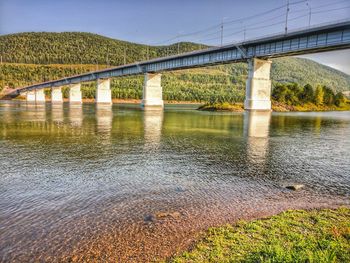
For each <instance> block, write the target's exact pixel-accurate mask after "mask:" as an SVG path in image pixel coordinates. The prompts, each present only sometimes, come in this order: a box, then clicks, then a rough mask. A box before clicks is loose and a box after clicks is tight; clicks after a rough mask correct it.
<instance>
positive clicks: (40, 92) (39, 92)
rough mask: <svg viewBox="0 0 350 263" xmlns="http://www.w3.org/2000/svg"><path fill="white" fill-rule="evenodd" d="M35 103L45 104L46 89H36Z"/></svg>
mask: <svg viewBox="0 0 350 263" xmlns="http://www.w3.org/2000/svg"><path fill="white" fill-rule="evenodd" d="M35 102H36V103H43V102H45V92H44V89H36V90H35Z"/></svg>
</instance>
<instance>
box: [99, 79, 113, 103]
mask: <svg viewBox="0 0 350 263" xmlns="http://www.w3.org/2000/svg"><path fill="white" fill-rule="evenodd" d="M96 103H107V104H112V93H111V80H110V79H98V80H97V87H96Z"/></svg>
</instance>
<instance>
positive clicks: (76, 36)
mask: <svg viewBox="0 0 350 263" xmlns="http://www.w3.org/2000/svg"><path fill="white" fill-rule="evenodd" d="M203 47H204V46H203V45H200V44H195V43H188V42H181V43H179V44H173V45H170V46H146V45H141V44H135V43H131V42H126V41H120V40H115V39H111V38H108V37H104V36H100V35H96V34H91V33H79V32H64V33H47V32H39V33H19V34H10V35H2V36H0V52H1V55H2V60H3V62H9V63H24V64H37V65H38V67H35V65H32V66H30V65H28V66H27V67H25V65H23V64H22V65H15V64H11V65H9V64H7V65H3V67H2V70H1V72H0V73H1V74H0V75H1V76H0V85H1V87H5V86H15V87H17V86H19V85H26V84H30V83H33V82H35V81H43V80H51V79H56V78H59V77H63V76H66V74H70V73H74V74H77V73H79V72H86V70H89V69H90V70H91V68H96V67H93V66H91V65H93V64H95V65H97V64H98V65H99V66H97V68H98V67H99V68H101V65H105V66H106V65H107V66H108V65H121V64H123V63H124V58H125V62H126V63H131V62H135V61H141V60H145V59H147V58H155V57H161V56H166V55H171V54H176V53H177V52H178V50H179V51H180V52H186V51H191V50H196V49H200V48H203ZM48 64H52V66H48ZM54 64H56V66H55V65H54ZM57 64H66V65H71V66H69V67H64V68H62V67H58V66H57ZM73 64H89V65H90V66H87V67H83V68H81V67H80V66H79V67H76V66H74V65H73ZM44 65H47V66H44ZM105 66H104V67H105ZM63 69H64V70H63ZM186 72H188V73H186ZM186 72H182V73H181V76H182V77H181V78H182V79H183V80H180V79H179V77H177V78H176V80H175V79H174V80H173V81H175V82H174V83H172V84H174V85H177V84H179V82H180V81H182V82H183V83H182V86H183V87H182V88H183V89H185V88H189V87H190V86H191V85H193V86H195V87H198V88H199V87H200V86H201V88H202V87H205V85H208V84H209V83H210V84H211V85H214V86H215V85H221V86H220V88H218V87H216V86H215V87H216V89H217V90H220V89H222V90H224V91H225V90H227V87H229V90H242V89H244V87H245V79H246V76H247V68H246V65H245V63H243V64H240V63H237V64H230V65H224V66H214V67H209V68H207V69H206V73H205V74H204V75H203V76H202V75H200V74H199V72H198V71H196V69H193V70H190V71H186ZM209 73H210V79H208V75H207V74H209ZM186 74H188V76H187V77H186ZM175 76H178V74H175ZM204 78H205V80H204ZM219 78H220V81H219V82H218V81H217V79H219ZM271 78H272V80H273V81H274V82H296V83H298V84H300V85H305V84H307V83H308V84H312V85H313V86H314V85H317V84H321V85H326V86H328V87H329V88H331V89H333V90H334V91H344V90H350V76H349V75H347V74H345V73H342V72H340V71H338V70H335V69H333V68H330V67H327V66H324V65H321V64H319V63H316V62H313V61H311V60H307V59H301V58H293V57H286V58H278V59H274V60H273V64H272V70H271ZM196 79H198V80H199V81H195V80H196ZM221 79H222V80H221ZM203 81H205V83H204V82H203ZM207 82H208V83H207ZM169 84H170V83H169ZM204 84H205V85H204ZM203 85H204V86H203ZM178 86H179V85H178ZM180 86H181V85H180ZM1 87H0V89H1ZM174 89H175V87H174ZM186 92H187V91H186Z"/></svg>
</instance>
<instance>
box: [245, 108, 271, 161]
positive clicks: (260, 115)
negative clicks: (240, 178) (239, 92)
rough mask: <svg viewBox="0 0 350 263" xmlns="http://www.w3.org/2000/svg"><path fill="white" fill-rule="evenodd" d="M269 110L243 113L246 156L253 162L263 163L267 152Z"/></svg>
mask: <svg viewBox="0 0 350 263" xmlns="http://www.w3.org/2000/svg"><path fill="white" fill-rule="evenodd" d="M270 120H271V112H270V111H250V112H248V111H247V112H245V113H244V136H245V137H246V138H247V156H248V158H249V160H250V161H251V162H253V163H255V164H263V163H264V162H265V159H266V155H267V153H268V146H269V129H270Z"/></svg>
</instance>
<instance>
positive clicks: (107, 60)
mask: <svg viewBox="0 0 350 263" xmlns="http://www.w3.org/2000/svg"><path fill="white" fill-rule="evenodd" d="M108 53H109V50H108V47H107V57H106V62H107V66H108V67H109V59H108Z"/></svg>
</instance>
